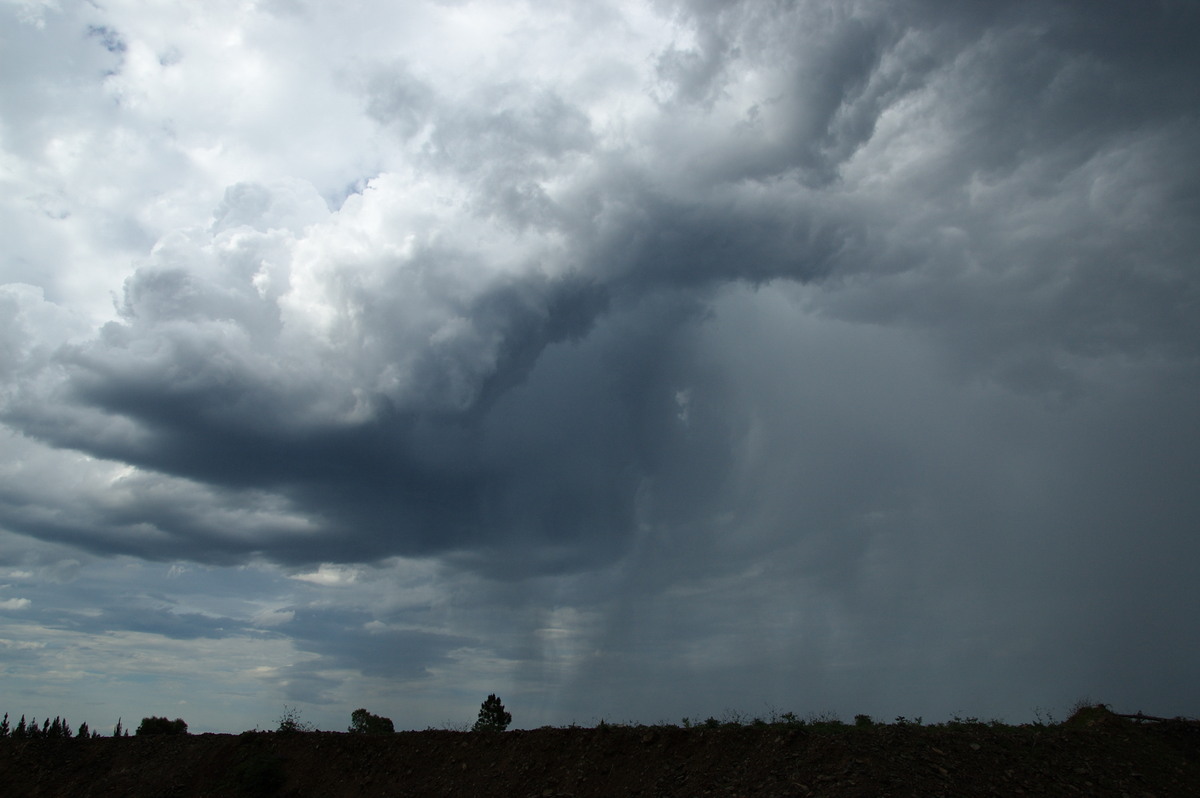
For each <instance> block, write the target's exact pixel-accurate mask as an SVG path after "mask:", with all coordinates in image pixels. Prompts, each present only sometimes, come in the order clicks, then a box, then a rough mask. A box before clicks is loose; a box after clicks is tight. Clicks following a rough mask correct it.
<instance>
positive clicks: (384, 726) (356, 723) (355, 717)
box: [350, 709, 396, 734]
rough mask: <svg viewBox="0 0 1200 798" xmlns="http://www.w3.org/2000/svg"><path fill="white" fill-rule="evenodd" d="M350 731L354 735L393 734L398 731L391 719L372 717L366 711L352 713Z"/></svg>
mask: <svg viewBox="0 0 1200 798" xmlns="http://www.w3.org/2000/svg"><path fill="white" fill-rule="evenodd" d="M350 731H351V732H353V733H354V734H393V733H394V732H395V731H396V727H395V725H393V724H392V719H391V718H384V717H380V716H379V715H372V714H371V713H370V712H367V711H366V710H365V709H356V710H354V711H353V712H351V713H350Z"/></svg>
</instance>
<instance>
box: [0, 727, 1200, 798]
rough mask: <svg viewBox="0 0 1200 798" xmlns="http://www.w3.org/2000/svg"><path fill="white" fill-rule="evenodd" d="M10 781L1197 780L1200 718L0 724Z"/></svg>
mask: <svg viewBox="0 0 1200 798" xmlns="http://www.w3.org/2000/svg"><path fill="white" fill-rule="evenodd" d="M0 785H3V790H4V794H5V795H9V796H14V798H17V797H18V796H19V797H20V798H25V796H29V797H30V798H34V797H36V796H126V797H128V798H140V797H141V796H145V797H146V798H150V797H151V796H153V797H154V798H166V797H168V796H180V797H182V796H334V797H335V798H336V797H337V796H355V797H356V798H357V796H422V797H424V796H451V795H452V796H460V795H470V796H504V798H525V796H531V797H533V798H553V797H554V796H577V797H578V798H583V797H584V796H635V795H636V796H706V795H711V796H871V797H872V798H881V797H884V796H922V797H923V798H924V797H926V796H985V795H987V796H990V795H1004V796H1010V795H1050V796H1070V795H1085V796H1128V798H1148V797H1149V796H1155V798H1164V796H1197V795H1200V724H1197V723H1196V722H1194V721H1179V720H1176V721H1167V722H1156V723H1140V722H1136V721H1134V720H1128V719H1123V718H1119V717H1117V716H1115V715H1111V714H1106V715H1105V716H1103V717H1101V718H1099V719H1098V720H1097V722H1094V723H1091V724H1087V725H1083V724H1079V725H1070V724H1061V725H1056V726H1000V725H988V724H982V723H967V724H949V725H943V726H917V725H914V724H904V725H899V724H898V725H873V726H865V727H861V728H860V727H854V726H838V727H830V728H817V727H814V726H805V727H799V728H788V727H781V726H773V725H763V726H724V727H720V728H691V729H683V728H677V727H673V726H603V725H602V726H600V727H597V728H566V729H562V728H545V729H537V730H533V731H510V732H504V733H479V732H454V731H433V730H430V731H422V732H401V733H398V734H391V735H382V736H371V735H362V734H341V733H334V732H311V733H296V734H280V733H275V732H247V733H244V734H240V735H227V734H202V735H196V736H169V735H168V736H146V737H132V738H111V737H103V738H94V739H86V740H80V739H74V740H53V739H50V740H47V739H41V740H5V741H3V744H2V745H0Z"/></svg>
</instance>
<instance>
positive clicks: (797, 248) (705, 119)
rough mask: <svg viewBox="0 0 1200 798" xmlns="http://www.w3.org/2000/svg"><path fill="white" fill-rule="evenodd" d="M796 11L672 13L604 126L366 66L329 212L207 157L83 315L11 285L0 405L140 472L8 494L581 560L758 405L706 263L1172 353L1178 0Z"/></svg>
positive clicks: (871, 308)
mask: <svg viewBox="0 0 1200 798" xmlns="http://www.w3.org/2000/svg"><path fill="white" fill-rule="evenodd" d="M817 5H819V4H817ZM815 8H816V5H814V4H803V5H801V6H799V7H795V8H793V9H791V10H789V8H785V7H782V6H780V7H771V8H770V9H767V8H766V7H764V6H760V5H758V4H744V5H733V6H729V5H726V4H718V5H710V4H701V3H696V4H681V5H679V6H677V7H675V8H674V10H673V12H672V13H675V14H676V15H677V18H678V20H679V21H680V24H681V25H683V26H684V28H685V29H690V30H691V32H692V38H693V41H692V42H691V43H681V44H679V45H678V46H675V45H673V46H672V47H671V48H669V49H667V50H665V51H662V52H659V53H657V54H653V55H654V59H655V60H654V61H653V63H654V70H655V74H656V76H657V80H658V83H657V85H655V86H651V87H648V88H647V91H649V100H648V101H647V104H646V106H645V107H646V108H648V109H649V110H648V111H645V112H641V113H640V114H635V115H633V116H631V117H630V118H629V119H625V120H621V119H619V118H618V119H613V118H612V117H611V114H609V115H606V114H607V113H608V112H604V111H602V110H601V109H600V108H599V106H595V107H591V108H589V107H588V106H587V105H586V103H576V102H574V101H573V100H572V98H571V94H570V91H569V89H570V87H556V86H553V85H536V84H531V83H521V82H496V83H491V84H487V83H485V84H482V85H481V86H479V87H478V88H475V89H473V90H472V91H471V93H470V94H469V96H465V97H453V96H450V95H449V94H447V93H445V92H444V91H443V90H442V89H440V88H439V87H438V86H437V85H436V80H435V79H433V78H432V77H431V78H429V79H426V78H423V77H422V76H420V75H419V74H417V72H416V71H415V70H414V68H413V67H412V66H411V65H409V64H405V63H387V64H381V65H378V66H375V67H373V68H372V69H371V70H370V72H369V77H368V78H367V79H366V80H365V83H364V84H363V87H364V88H363V91H364V95H363V96H362V98H361V99H362V103H363V106H364V108H365V110H366V112H367V113H368V114H369V115H370V116H371V117H372V118H373V119H375V120H376V121H377V123H378V124H379V126H380V128H379V130H380V134H381V135H384V136H389V137H392V139H393V140H394V141H395V142H396V146H398V147H401V148H403V149H404V151H405V152H407V153H408V154H409V161H408V163H409V164H410V167H409V168H408V169H407V171H395V172H389V173H385V174H382V175H379V176H377V177H376V178H374V179H372V180H371V181H370V182H369V183H367V184H366V185H365V187H364V188H362V190H361V191H360V192H359V193H357V194H353V195H351V196H350V197H349V199H347V201H346V202H345V203H344V204H343V205H342V206H341V207H340V208H338V209H336V210H334V211H329V210H328V209H327V207H326V205H325V203H324V201H323V200H322V199H321V197H320V196H319V195H318V193H317V192H316V191H314V190H313V189H312V187H311V186H309V185H307V184H305V183H304V182H303V181H291V182H288V181H281V182H278V183H276V184H272V185H263V184H238V185H235V186H232V187H230V188H229V189H228V190H227V191H226V194H225V198H224V200H223V201H222V202H221V204H220V205H219V206H218V207H216V208H215V209H214V216H213V221H212V224H211V226H210V227H208V228H207V229H200V228H198V229H188V230H182V231H179V232H177V233H174V234H171V235H168V236H166V237H164V238H163V239H161V240H160V241H159V242H158V243H157V245H156V246H155V248H154V250H153V251H152V252H151V253H149V255H148V256H147V257H146V258H145V259H144V261H143V262H142V263H141V264H140V265H139V266H138V267H137V269H136V271H134V273H133V274H132V275H131V276H130V277H129V278H128V279H127V280H126V282H125V285H124V290H123V295H122V296H121V297H120V300H119V306H118V309H119V318H118V320H116V321H114V322H111V323H110V324H108V325H106V326H105V327H104V328H103V329H102V330H101V331H100V332H99V334H98V335H96V336H95V337H94V338H92V339H91V340H86V341H78V340H77V341H76V342H73V343H70V344H67V345H64V346H61V347H59V348H57V349H51V348H50V347H48V346H46V345H44V344H41V345H39V344H38V343H36V340H37V337H38V336H44V335H46V327H45V322H39V321H37V320H36V319H33V314H34V312H35V311H38V310H39V308H41V307H42V305H41V304H40V303H39V301H38V298H37V297H33V296H29V295H28V294H21V295H19V296H18V295H17V294H16V293H14V292H13V291H12V290H11V289H6V290H8V293H6V294H5V295H4V299H3V301H4V302H6V303H7V304H6V305H5V306H6V307H9V306H13V303H14V302H19V303H22V304H21V307H23V308H28V309H29V313H24V312H19V313H16V314H6V316H5V318H6V319H7V320H6V321H5V322H4V324H5V326H4V327H3V328H2V329H3V344H4V348H3V350H2V352H3V357H4V359H3V361H2V364H0V368H3V369H4V374H5V378H6V381H7V382H8V383H9V384H8V387H7V388H6V393H7V396H8V401H7V403H6V406H5V408H4V420H5V422H6V423H7V424H8V425H10V426H11V427H13V428H14V429H17V430H20V431H21V433H22V434H24V435H26V436H29V437H31V438H34V439H37V440H40V441H43V442H45V443H48V444H50V445H51V446H54V447H58V448H61V449H66V450H74V451H79V452H84V453H87V454H88V455H91V456H93V457H96V458H101V459H102V460H104V461H111V462H113V463H118V464H120V463H125V464H130V465H133V466H136V467H137V468H138V469H140V471H139V472H137V473H134V474H127V475H124V476H120V477H118V478H117V480H118V481H117V482H114V483H113V484H119V485H120V486H121V488H122V490H121V491H120V492H119V493H118V495H117V497H116V498H113V497H111V496H110V497H106V498H102V497H101V496H100V495H99V494H94V495H93V496H92V497H91V498H88V497H86V496H83V497H80V498H79V499H78V500H77V502H76V503H75V504H74V505H71V504H68V505H67V506H66V507H58V508H55V509H53V510H51V508H50V506H49V503H50V502H51V501H55V499H54V497H52V496H49V495H40V496H39V495H31V494H27V493H18V492H16V491H15V490H9V491H7V493H8V495H7V496H6V497H5V498H4V499H3V501H0V513H2V516H0V520H2V521H3V523H4V524H5V525H6V526H7V527H9V528H11V529H14V530H17V531H22V532H26V533H29V534H33V535H35V536H45V537H48V538H53V539H58V540H65V541H70V542H72V543H74V544H76V545H80V546H84V547H86V548H89V549H92V550H94V551H97V552H124V553H132V554H138V555H141V556H145V557H151V558H162V559H171V558H174V557H178V556H185V557H190V558H195V559H198V560H204V561H211V562H231V561H235V560H237V559H238V558H241V557H245V556H247V555H249V554H251V553H255V552H258V553H262V554H264V555H265V556H267V557H269V558H271V559H275V560H278V561H282V562H289V563H307V562H319V561H361V560H373V559H378V558H381V557H386V556H388V555H391V554H397V553H401V554H431V553H455V552H457V556H461V557H462V558H464V559H463V562H474V563H482V562H484V561H486V560H487V558H489V557H494V558H498V559H500V560H503V561H505V562H521V563H524V564H525V565H524V567H526V568H529V569H532V570H534V571H536V570H540V569H544V568H549V569H555V568H581V567H583V568H586V567H592V566H593V565H595V564H596V563H598V562H610V561H611V560H612V559H613V558H614V557H617V556H619V555H620V553H621V552H623V551H625V550H626V548H627V547H628V546H629V545H632V541H633V539H634V532H635V530H636V529H637V528H639V526H645V525H650V526H655V525H665V526H673V525H681V524H685V523H688V522H692V521H697V520H698V519H702V518H705V517H706V516H707V515H709V514H712V513H716V512H718V505H720V504H721V502H722V501H723V499H722V498H721V497H722V496H723V491H725V492H727V491H729V490H732V488H730V483H729V482H728V480H730V479H733V474H734V468H735V464H736V462H737V456H736V452H738V451H740V450H741V448H740V447H744V446H745V445H746V435H747V434H748V433H747V429H748V425H749V424H750V422H749V420H748V411H747V406H746V403H745V399H744V398H742V399H738V398H737V395H736V392H735V391H733V390H732V389H730V388H729V386H728V383H727V379H728V375H722V374H721V373H720V370H721V369H722V368H724V366H722V365H720V364H716V363H714V361H713V358H712V356H711V354H710V353H709V352H706V351H704V350H703V349H702V348H701V347H700V346H699V345H698V344H697V340H698V336H699V335H700V333H701V331H702V330H703V329H704V327H705V325H706V324H708V323H709V322H707V321H706V318H708V317H707V316H706V309H707V308H711V307H714V305H713V304H712V303H713V302H714V301H715V300H714V296H717V295H719V288H720V286H722V285H725V284H729V283H738V282H743V283H749V284H764V283H768V282H770V281H776V280H784V281H799V282H807V281H818V282H819V283H820V284H821V285H822V286H824V287H825V290H824V291H822V292H819V293H815V294H810V295H809V299H808V300H807V301H808V302H810V303H812V304H810V306H809V307H810V310H811V311H812V312H816V313H818V314H821V315H824V316H826V317H829V318H841V319H848V320H852V321H854V322H857V323H869V324H885V325H896V326H898V327H901V328H911V329H915V330H917V331H920V333H921V334H923V335H929V336H931V337H932V339H933V340H935V341H939V344H938V345H939V346H943V347H945V348H946V349H947V350H948V351H949V352H950V353H951V354H952V355H953V356H954V358H955V359H956V362H957V363H958V364H959V366H958V368H960V369H961V370H962V372H963V373H964V374H965V375H967V377H968V378H969V379H972V378H975V377H983V378H985V379H993V380H998V381H1000V382H1001V383H1002V384H1004V385H1007V386H1010V387H1015V388H1018V389H1020V390H1023V391H1030V392H1032V393H1034V394H1038V395H1053V396H1072V395H1078V393H1079V391H1081V390H1086V388H1087V387H1088V386H1089V385H1096V384H1104V377H1105V375H1106V374H1107V373H1108V372H1107V369H1108V368H1109V359H1112V358H1117V359H1119V358H1122V357H1133V358H1144V357H1155V358H1161V359H1162V361H1163V363H1164V366H1163V368H1165V369H1168V370H1169V369H1170V368H1171V367H1172V364H1177V365H1178V367H1179V368H1181V369H1185V370H1187V377H1186V378H1187V379H1189V380H1190V379H1193V378H1194V374H1192V373H1191V369H1190V366H1188V364H1191V363H1194V359H1195V357H1196V355H1197V352H1196V342H1197V341H1200V330H1197V329H1196V324H1197V322H1196V319H1197V314H1196V313H1195V312H1194V310H1195V307H1196V300H1197V296H1196V293H1197V282H1196V277H1195V271H1194V269H1193V268H1192V261H1193V255H1192V253H1193V252H1194V244H1195V234H1194V231H1193V228H1194V225H1193V220H1194V218H1195V217H1196V212H1197V211H1198V210H1200V208H1197V207H1196V196H1197V194H1196V192H1195V190H1194V189H1195V186H1196V185H1197V178H1198V177H1200V176H1198V175H1197V168H1198V167H1197V164H1198V160H1197V159H1196V157H1195V155H1194V144H1193V143H1192V140H1193V138H1194V133H1195V130H1196V127H1197V112H1196V110H1195V109H1197V108H1200V97H1197V91H1198V90H1197V83H1196V81H1194V80H1188V79H1187V76H1189V75H1190V76H1191V77H1193V78H1194V77H1195V76H1196V74H1197V59H1196V56H1195V55H1194V54H1193V53H1192V49H1191V48H1190V47H1185V46H1184V45H1185V40H1184V39H1185V36H1184V33H1183V32H1184V31H1195V30H1196V28H1197V26H1196V23H1197V20H1196V12H1195V11H1194V10H1192V9H1191V8H1190V7H1188V6H1184V5H1180V4H1171V3H1161V4H1146V5H1144V6H1140V7H1139V13H1138V14H1136V15H1126V14H1124V13H1113V14H1111V15H1099V14H1095V15H1093V14H1092V13H1091V12H1090V11H1088V10H1086V9H1082V8H1078V7H1076V6H1072V5H1069V4H1062V5H1056V4H1047V5H1039V6H1037V7H1034V6H1031V5H1029V4H1021V3H1013V4H994V5H992V6H989V7H988V9H987V10H986V11H983V10H981V9H978V8H974V7H972V8H971V9H965V8H964V7H963V6H962V5H961V4H946V3H907V4H901V5H898V6H897V5H893V4H887V5H886V6H884V5H876V4H870V3H867V4H859V5H858V6H855V7H853V8H851V6H849V5H842V4H835V5H832V6H829V7H828V8H824V9H823V10H822V12H821V13H819V14H815V15H814V14H811V13H808V12H810V11H813V10H814V9H815ZM96 30H97V31H99V32H96V33H94V36H95V37H99V38H100V39H101V40H102V41H103V43H106V49H107V51H108V52H109V53H110V54H118V55H119V54H120V49H121V48H118V47H115V45H114V46H108V45H107V43H110V42H111V43H117V42H121V41H122V39H121V38H120V32H119V31H111V30H104V31H101V30H100V29H96ZM164 68H166V67H164ZM642 99H643V100H645V99H646V98H645V97H644V96H643V98H642ZM622 125H624V126H625V128H626V129H625V130H624V131H622V130H621V129H620V128H621V126H622ZM714 292H718V293H714ZM764 343H765V342H764ZM1089 381H1091V382H1089ZM685 403H691V404H690V405H689V408H688V411H687V419H686V422H685V421H684V420H683V416H681V413H683V404H685ZM778 412H784V413H786V412H787V411H786V410H782V409H781V410H779V411H778ZM768 423H769V422H768ZM870 456H871V457H876V455H870ZM230 505H236V506H238V507H240V508H241V510H239V511H238V513H236V514H235V515H234V516H230V515H229V514H228V513H223V512H220V511H218V508H220V507H224V506H230ZM239 516H240V518H239ZM514 552H515V554H514ZM480 567H483V566H480Z"/></svg>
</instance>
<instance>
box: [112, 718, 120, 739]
mask: <svg viewBox="0 0 1200 798" xmlns="http://www.w3.org/2000/svg"><path fill="white" fill-rule="evenodd" d="M120 736H121V719H120V718H117V725H116V726H113V737H120Z"/></svg>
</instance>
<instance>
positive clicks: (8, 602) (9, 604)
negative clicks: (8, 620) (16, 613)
mask: <svg viewBox="0 0 1200 798" xmlns="http://www.w3.org/2000/svg"><path fill="white" fill-rule="evenodd" d="M31 603H32V602H31V601H30V600H29V599H27V598H11V599H3V600H0V610H27V609H29V606H30V604H31Z"/></svg>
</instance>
